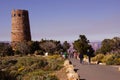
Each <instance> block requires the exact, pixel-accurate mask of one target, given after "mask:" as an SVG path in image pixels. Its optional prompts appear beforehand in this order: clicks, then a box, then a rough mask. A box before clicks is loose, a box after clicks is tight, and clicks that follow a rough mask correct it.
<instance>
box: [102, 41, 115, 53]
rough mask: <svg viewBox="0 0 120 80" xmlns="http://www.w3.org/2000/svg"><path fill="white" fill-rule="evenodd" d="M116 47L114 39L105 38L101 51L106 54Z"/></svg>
mask: <svg viewBox="0 0 120 80" xmlns="http://www.w3.org/2000/svg"><path fill="white" fill-rule="evenodd" d="M113 47H114V41H113V40H111V39H104V40H103V41H102V46H101V49H100V50H101V52H102V53H103V54H106V53H107V52H110V51H111V50H112V49H113Z"/></svg>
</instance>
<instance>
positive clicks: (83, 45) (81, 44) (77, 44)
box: [73, 35, 94, 56]
mask: <svg viewBox="0 0 120 80" xmlns="http://www.w3.org/2000/svg"><path fill="white" fill-rule="evenodd" d="M73 45H74V48H75V49H76V50H77V51H78V52H79V53H82V54H87V51H88V50H89V52H90V56H93V53H94V50H93V48H92V46H90V45H89V40H87V38H86V36H85V35H80V36H79V39H78V40H76V41H74V43H73Z"/></svg>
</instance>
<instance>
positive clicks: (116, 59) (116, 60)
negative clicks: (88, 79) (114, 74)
mask: <svg viewBox="0 0 120 80" xmlns="http://www.w3.org/2000/svg"><path fill="white" fill-rule="evenodd" d="M92 61H98V62H103V63H106V64H107V65H120V54H114V53H113V54H106V55H104V54H97V55H96V56H95V57H93V58H92Z"/></svg>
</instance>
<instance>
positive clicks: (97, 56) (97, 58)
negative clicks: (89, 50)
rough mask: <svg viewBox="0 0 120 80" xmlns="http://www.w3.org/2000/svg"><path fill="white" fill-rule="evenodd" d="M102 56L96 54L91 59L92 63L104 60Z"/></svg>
mask: <svg viewBox="0 0 120 80" xmlns="http://www.w3.org/2000/svg"><path fill="white" fill-rule="evenodd" d="M104 56H105V55H104V54H98V55H96V56H95V57H93V58H92V61H100V62H101V61H102V59H103V58H104Z"/></svg>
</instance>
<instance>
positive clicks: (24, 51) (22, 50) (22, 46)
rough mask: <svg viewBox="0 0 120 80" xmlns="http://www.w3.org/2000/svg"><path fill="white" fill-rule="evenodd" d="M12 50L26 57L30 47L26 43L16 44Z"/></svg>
mask: <svg viewBox="0 0 120 80" xmlns="http://www.w3.org/2000/svg"><path fill="white" fill-rule="evenodd" d="M14 48H15V51H17V52H19V53H21V54H22V55H26V54H28V53H30V46H29V45H28V43H27V42H26V41H23V42H17V43H16V45H15V47H14Z"/></svg>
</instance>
